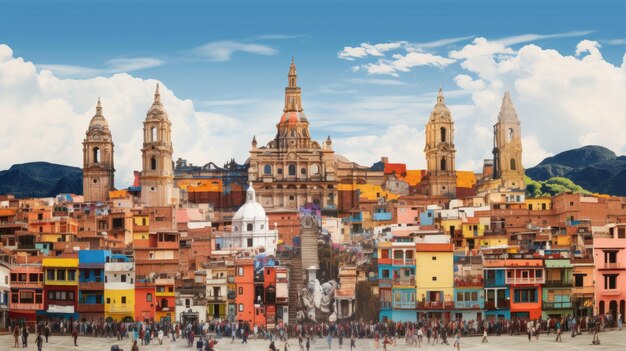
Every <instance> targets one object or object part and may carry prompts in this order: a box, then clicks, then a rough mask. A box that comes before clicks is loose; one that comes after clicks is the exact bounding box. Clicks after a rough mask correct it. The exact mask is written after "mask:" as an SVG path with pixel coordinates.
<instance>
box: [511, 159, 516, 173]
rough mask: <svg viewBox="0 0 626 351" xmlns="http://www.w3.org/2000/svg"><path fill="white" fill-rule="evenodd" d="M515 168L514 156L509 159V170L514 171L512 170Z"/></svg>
mask: <svg viewBox="0 0 626 351" xmlns="http://www.w3.org/2000/svg"><path fill="white" fill-rule="evenodd" d="M515 168H516V167H515V159H514V158H512V159H511V170H512V171H514V170H515Z"/></svg>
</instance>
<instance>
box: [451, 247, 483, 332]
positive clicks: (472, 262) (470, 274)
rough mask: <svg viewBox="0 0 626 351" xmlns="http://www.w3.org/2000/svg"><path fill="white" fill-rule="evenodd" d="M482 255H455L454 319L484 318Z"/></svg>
mask: <svg viewBox="0 0 626 351" xmlns="http://www.w3.org/2000/svg"><path fill="white" fill-rule="evenodd" d="M483 281H484V280H483V258H482V256H457V255H455V256H454V307H455V310H456V311H455V314H454V319H464V320H481V319H483V308H484V301H485V296H484V293H485V292H484V288H483Z"/></svg>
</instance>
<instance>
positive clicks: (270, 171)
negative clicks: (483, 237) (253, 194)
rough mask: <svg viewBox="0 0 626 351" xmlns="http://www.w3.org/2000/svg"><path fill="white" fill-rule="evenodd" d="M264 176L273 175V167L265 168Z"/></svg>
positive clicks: (266, 166)
mask: <svg viewBox="0 0 626 351" xmlns="http://www.w3.org/2000/svg"><path fill="white" fill-rule="evenodd" d="M263 174H266V175H270V174H272V166H271V165H265V166H263Z"/></svg>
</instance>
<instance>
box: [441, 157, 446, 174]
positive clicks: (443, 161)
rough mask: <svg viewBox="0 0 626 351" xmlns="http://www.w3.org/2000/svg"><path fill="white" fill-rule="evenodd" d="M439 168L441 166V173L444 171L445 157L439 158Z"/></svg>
mask: <svg viewBox="0 0 626 351" xmlns="http://www.w3.org/2000/svg"><path fill="white" fill-rule="evenodd" d="M440 166H441V170H442V171H445V170H446V158H445V157H442V158H441V162H440Z"/></svg>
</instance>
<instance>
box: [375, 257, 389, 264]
mask: <svg viewBox="0 0 626 351" xmlns="http://www.w3.org/2000/svg"><path fill="white" fill-rule="evenodd" d="M378 264H379V265H381V264H391V258H389V257H385V258H379V259H378Z"/></svg>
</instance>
